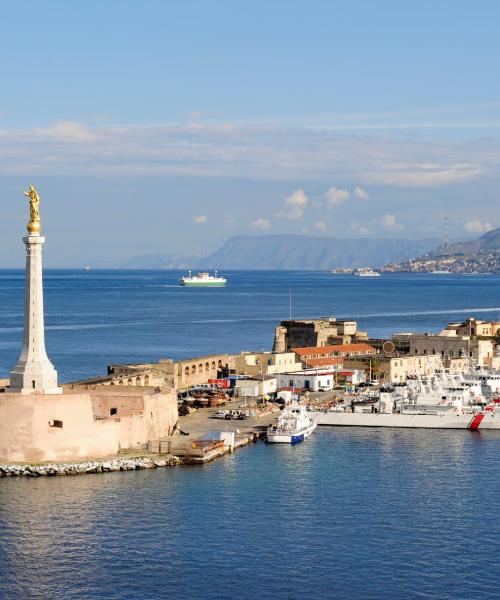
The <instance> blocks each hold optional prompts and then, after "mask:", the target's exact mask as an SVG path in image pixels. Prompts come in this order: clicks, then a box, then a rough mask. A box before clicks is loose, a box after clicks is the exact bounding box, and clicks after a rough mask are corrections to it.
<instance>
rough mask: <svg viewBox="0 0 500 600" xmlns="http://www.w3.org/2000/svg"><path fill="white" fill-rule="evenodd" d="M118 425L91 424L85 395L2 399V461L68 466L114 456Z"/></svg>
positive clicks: (110, 422) (8, 396) (8, 395)
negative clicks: (53, 463)
mask: <svg viewBox="0 0 500 600" xmlns="http://www.w3.org/2000/svg"><path fill="white" fill-rule="evenodd" d="M119 432H120V428H119V423H117V422H116V421H114V420H95V419H94V415H93V412H92V402H91V399H90V395H89V394H57V395H56V394H54V395H49V394H30V395H23V394H12V393H6V394H1V395H0V461H5V462H16V461H18V462H44V461H71V460H78V459H82V460H83V459H85V458H88V457H107V456H113V455H115V454H116V453H117V451H118V447H119Z"/></svg>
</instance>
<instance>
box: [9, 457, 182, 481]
mask: <svg viewBox="0 0 500 600" xmlns="http://www.w3.org/2000/svg"><path fill="white" fill-rule="evenodd" d="M179 464H182V460H181V459H180V458H178V457H177V456H171V455H169V456H162V457H156V458H144V457H140V458H123V459H115V460H104V461H100V460H93V461H87V462H82V463H64V464H43V465H0V477H43V476H45V477H50V476H64V475H85V474H87V473H110V472H113V471H140V470H142V469H158V468H159V467H173V466H176V465H179Z"/></svg>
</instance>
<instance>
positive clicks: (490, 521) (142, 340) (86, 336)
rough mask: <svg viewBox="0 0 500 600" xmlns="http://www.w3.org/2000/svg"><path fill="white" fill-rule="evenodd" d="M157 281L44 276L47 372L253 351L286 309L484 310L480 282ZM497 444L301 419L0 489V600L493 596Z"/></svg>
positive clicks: (485, 288) (6, 364)
mask: <svg viewBox="0 0 500 600" xmlns="http://www.w3.org/2000/svg"><path fill="white" fill-rule="evenodd" d="M177 278H178V273H174V272H118V271H115V272H104V271H102V272H99V271H96V272H94V271H91V272H88V273H87V272H78V271H49V272H47V274H46V278H45V284H46V315H47V317H46V323H47V345H48V349H49V354H50V356H51V358H52V360H53V361H54V362H55V364H56V367H57V368H58V370H59V372H60V376H61V378H62V379H63V380H70V379H74V378H77V377H84V376H88V375H93V374H95V373H100V372H101V373H102V372H104V371H105V367H106V365H107V364H108V362H122V361H141V360H154V359H157V358H160V357H168V356H171V357H180V356H192V355H195V354H203V353H206V352H219V351H229V352H234V351H239V350H240V349H242V348H247V349H262V348H270V346H271V344H272V337H273V327H274V326H275V325H276V324H277V322H278V321H279V320H280V319H282V318H287V317H288V310H289V308H288V298H289V289H290V288H292V304H293V306H292V312H293V316H295V317H306V316H320V315H336V316H337V317H339V318H342V317H352V318H356V319H357V320H358V322H359V324H360V327H361V328H362V329H367V330H368V331H369V333H370V334H371V335H374V336H381V335H388V334H389V333H390V332H392V331H394V330H406V331H407V330H422V331H423V330H439V328H440V327H441V326H442V325H444V324H445V323H446V322H448V321H449V320H454V319H457V320H458V319H461V318H462V317H464V316H466V314H475V315H477V316H484V317H485V318H498V316H499V312H500V311H499V308H498V307H499V305H500V297H499V291H500V277H498V276H474V277H473V276H469V277H467V276H431V275H427V276H425V275H422V276H409V275H393V276H386V277H381V278H379V279H376V280H369V281H366V280H363V279H359V278H354V277H352V276H332V275H328V274H323V273H300V272H294V273H271V272H267V273H256V272H255V273H244V272H238V273H229V274H228V278H229V281H230V286H229V287H228V288H227V289H212V290H190V289H181V288H179V287H177V285H176V280H177ZM22 294H23V274H22V272H20V271H0V334H1V335H0V367H1V373H0V377H1V376H5V375H6V374H7V373H8V371H9V368H10V367H11V365H12V364H13V363H14V362H15V360H16V359H17V356H18V352H19V348H20V342H21V334H22V330H21V324H22V323H21V320H22V300H23V298H22ZM499 452H500V435H498V434H497V433H495V432H481V433H479V432H477V433H471V432H468V431H424V430H413V431H399V430H392V431H378V430H375V429H358V428H353V429H341V428H340V429H338V428H336V429H329V428H323V429H320V430H317V431H316V432H315V434H314V435H313V436H312V437H311V438H309V439H308V440H306V441H305V442H304V443H303V444H299V445H298V446H294V447H274V446H266V445H264V444H256V445H254V446H252V447H251V448H247V449H244V450H241V451H238V452H236V453H235V454H234V455H232V456H226V457H224V458H222V459H221V460H219V461H217V462H215V463H213V464H210V465H206V466H204V467H201V468H199V467H189V468H187V467H186V468H175V469H159V470H155V471H142V472H133V473H110V474H108V475H89V476H81V477H73V478H50V479H46V478H40V479H33V480H22V479H19V480H17V479H3V480H0V598H2V599H3V598H7V599H11V598H12V599H16V600H17V599H18V598H50V599H52V598H64V599H66V598H79V599H80V598H82V599H87V598H98V599H101V598H102V599H108V598H111V599H114V598H117V599H129V598H130V599H136V598H146V599H156V598H185V599H198V598H199V599H202V598H203V599H207V600H221V599H233V598H235V599H236V598H238V599H242V600H246V599H247V598H248V599H249V598H252V599H253V598H256V597H269V598H276V599H279V600H281V599H283V600H285V599H295V598H297V599H299V598H300V599H313V598H356V599H357V598H363V599H364V598H381V599H382V598H384V599H387V598H389V599H400V598H436V599H438V598H439V599H464V600H465V599H468V598H472V597H474V598H498V595H499V592H498V590H499V586H500V574H499V570H498V568H497V566H496V558H497V554H498V552H499V550H500V541H499V540H500V519H499V517H498V514H500V495H499V494H498V482H497V480H498V456H499Z"/></svg>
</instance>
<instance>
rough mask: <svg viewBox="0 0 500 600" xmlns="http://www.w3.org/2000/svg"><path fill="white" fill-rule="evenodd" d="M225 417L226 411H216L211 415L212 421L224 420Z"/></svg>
mask: <svg viewBox="0 0 500 600" xmlns="http://www.w3.org/2000/svg"><path fill="white" fill-rule="evenodd" d="M226 415H227V410H216V411H215V412H214V414H213V415H212V418H214V419H225V418H226Z"/></svg>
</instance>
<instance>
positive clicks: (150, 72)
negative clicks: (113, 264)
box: [0, 0, 500, 266]
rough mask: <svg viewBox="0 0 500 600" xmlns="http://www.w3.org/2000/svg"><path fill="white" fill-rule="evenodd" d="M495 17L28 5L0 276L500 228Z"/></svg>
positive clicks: (14, 67) (11, 98)
mask: <svg viewBox="0 0 500 600" xmlns="http://www.w3.org/2000/svg"><path fill="white" fill-rule="evenodd" d="M499 21H500V4H498V3H497V2H481V1H479V2H475V3H471V2H457V1H453V2H452V1H451V0H450V1H442V2H435V1H434V2H426V1H419V2H403V1H399V2H384V1H378V2H373V1H368V0H367V1H364V2H363V1H357V2H356V1H352V2H334V1H331V2H314V1H313V2H307V3H305V2H285V1H284V0H283V1H281V2H270V1H266V2H259V1H254V2H238V1H232V2H221V1H218V2H208V1H205V2H190V1H183V2H165V1H161V2H159V1H151V0H145V1H144V2H128V1H118V0H116V1H108V2H96V1H91V0H87V1H86V2H81V3H70V2H56V1H50V0H48V1H47V2H43V3H42V2H29V1H28V2H23V3H22V5H21V4H20V3H17V5H16V4H15V3H10V4H7V3H4V4H3V6H2V19H1V22H0V46H1V53H0V66H1V70H0V73H1V76H2V85H1V88H0V90H1V94H0V199H1V202H0V217H1V222H2V223H3V232H2V235H1V236H0V252H1V254H0V266H13V265H19V264H21V263H22V252H23V249H22V245H21V244H20V243H19V236H20V235H21V233H22V231H23V227H24V221H25V215H26V207H23V206H22V203H23V202H24V199H23V197H22V195H21V193H20V190H21V188H22V187H25V188H26V187H27V186H28V184H29V183H31V182H33V183H35V185H37V186H38V188H39V191H40V195H41V197H42V214H43V217H44V229H45V232H46V233H47V235H50V240H49V241H48V244H47V248H46V255H47V264H50V265H79V264H82V263H90V264H92V263H96V262H100V261H107V260H109V261H113V260H117V259H119V258H120V257H128V256H134V255H138V254H148V253H155V254H182V253H201V254H202V253H206V252H210V251H212V250H214V249H216V248H217V247H218V246H219V245H220V244H221V243H223V242H224V240H225V239H227V238H228V237H230V236H232V235H236V234H247V233H305V234H311V235H334V236H339V237H360V238H362V237H365V236H373V237H434V236H436V235H437V236H440V235H441V231H442V223H443V218H444V216H445V215H447V216H448V219H449V223H450V233H451V235H452V237H454V238H465V237H470V236H476V235H479V234H481V233H482V232H483V231H486V230H487V229H489V228H491V227H495V226H498V225H500V202H499V194H498V189H499V186H498V184H499V175H498V171H499V166H500V78H499V77H498V64H499V59H500V52H499V50H500V39H499V36H498V32H497V29H498V22H499Z"/></svg>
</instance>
